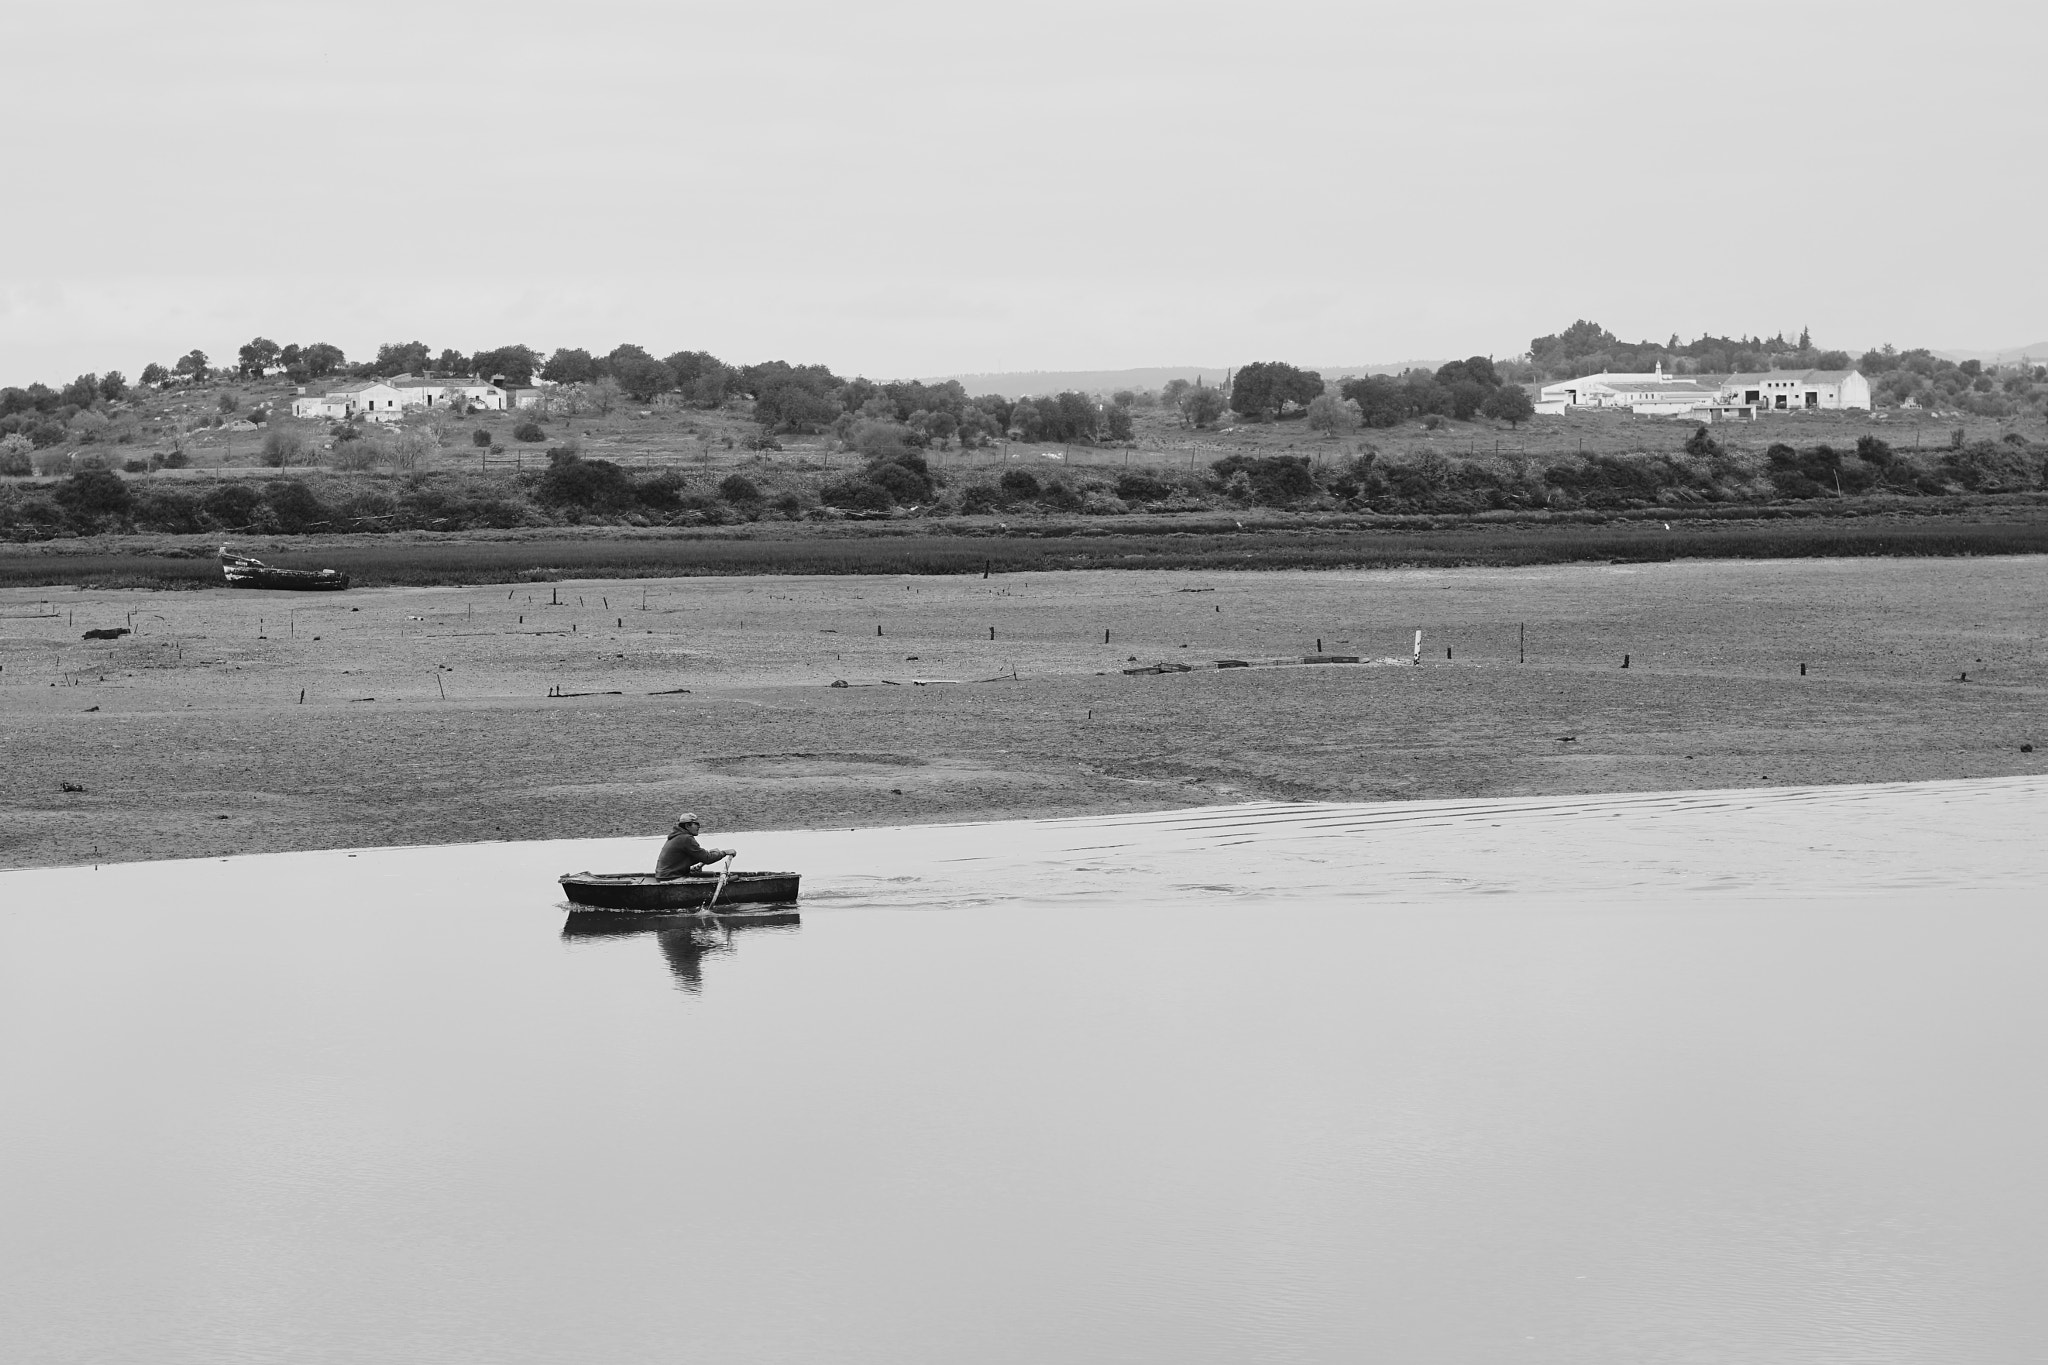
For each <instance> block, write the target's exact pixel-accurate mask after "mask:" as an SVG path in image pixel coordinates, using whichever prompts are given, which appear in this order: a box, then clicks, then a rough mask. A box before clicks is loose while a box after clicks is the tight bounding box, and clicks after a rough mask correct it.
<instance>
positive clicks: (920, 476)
mask: <svg viewBox="0 0 2048 1365" xmlns="http://www.w3.org/2000/svg"><path fill="white" fill-rule="evenodd" d="M910 459H915V460H917V463H918V465H920V466H921V465H922V464H923V463H924V461H923V460H922V459H919V458H918V457H917V456H914V455H913V456H911V457H910ZM867 477H868V481H869V482H870V483H876V484H880V485H881V486H882V487H883V488H886V489H888V490H889V496H890V497H891V498H892V499H894V500H895V501H897V502H901V503H909V504H913V505H915V504H920V503H925V502H929V501H930V500H931V496H932V481H931V476H930V475H929V474H926V473H923V472H922V471H921V470H920V469H917V468H913V467H912V466H911V465H910V463H909V462H908V461H907V460H882V461H880V462H878V463H876V464H872V465H869V466H868V471H867Z"/></svg>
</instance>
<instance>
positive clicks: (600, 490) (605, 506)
mask: <svg viewBox="0 0 2048 1365" xmlns="http://www.w3.org/2000/svg"><path fill="white" fill-rule="evenodd" d="M638 492H639V490H638V489H636V488H635V487H634V485H633V480H632V478H631V477H630V476H629V475H628V474H627V473H626V471H625V470H623V469H621V468H619V467H618V466H617V465H615V464H613V463H612V462H611V461H610V460H586V459H584V458H583V457H582V456H581V455H577V454H575V453H573V452H572V453H569V454H558V455H550V456H549V457H548V468H547V472H546V473H544V474H542V475H541V477H540V500H541V501H542V502H545V503H550V504H552V505H554V506H557V507H573V508H578V509H581V510H584V511H600V510H603V511H615V510H618V509H621V508H625V507H628V506H631V505H632V503H633V502H634V500H635V498H636V497H637V495H638Z"/></svg>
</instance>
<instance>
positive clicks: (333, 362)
mask: <svg viewBox="0 0 2048 1365" xmlns="http://www.w3.org/2000/svg"><path fill="white" fill-rule="evenodd" d="M299 362H300V363H301V364H302V365H304V366H305V367H306V373H307V374H308V375H309V376H311V377H312V378H314V379H318V378H320V377H321V376H322V375H329V374H333V373H334V372H335V371H336V370H338V369H340V368H341V367H342V366H343V365H346V364H348V357H347V356H346V355H343V354H342V350H341V347H339V346H332V345H329V344H328V343H327V342H324V341H316V342H314V343H313V344H312V345H311V346H308V347H307V348H306V349H305V350H303V351H301V352H300V353H299Z"/></svg>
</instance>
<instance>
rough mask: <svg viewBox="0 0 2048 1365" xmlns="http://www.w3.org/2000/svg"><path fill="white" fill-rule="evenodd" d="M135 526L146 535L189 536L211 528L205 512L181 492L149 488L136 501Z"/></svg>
mask: <svg viewBox="0 0 2048 1365" xmlns="http://www.w3.org/2000/svg"><path fill="white" fill-rule="evenodd" d="M135 524H136V526H137V527H138V528H140V529H142V530H145V531H163V532H167V533H169V534H171V535H181V536H188V535H193V534H196V533H197V532H200V531H204V530H207V529H209V528H210V526H211V525H212V523H211V522H210V521H209V520H208V518H207V515H206V509H205V508H204V507H203V506H201V504H200V501H199V499H198V498H196V497H194V496H193V495H192V494H190V493H188V492H186V491H185V490H183V489H181V488H175V487H171V488H152V489H147V490H145V491H144V492H142V493H140V494H139V495H138V496H137V497H136V500H135Z"/></svg>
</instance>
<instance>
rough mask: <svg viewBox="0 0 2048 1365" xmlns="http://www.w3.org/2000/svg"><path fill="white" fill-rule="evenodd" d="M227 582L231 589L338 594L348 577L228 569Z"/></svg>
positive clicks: (300, 571)
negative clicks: (264, 589) (267, 589)
mask: <svg viewBox="0 0 2048 1365" xmlns="http://www.w3.org/2000/svg"><path fill="white" fill-rule="evenodd" d="M227 580H228V586H229V587H231V588H269V589H271V590H272V591H278V592H340V591H341V590H342V589H344V588H346V587H347V586H348V575H347V574H345V573H335V572H334V571H333V570H331V569H329V570H322V571H317V572H316V571H315V570H312V569H244V570H241V571H240V572H237V571H235V570H233V569H230V570H229V571H228V574H227Z"/></svg>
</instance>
